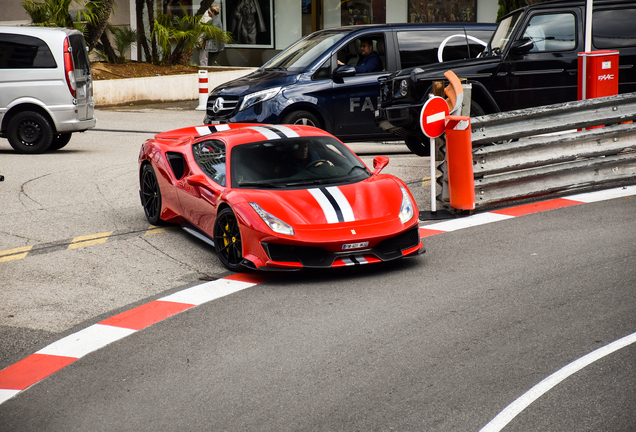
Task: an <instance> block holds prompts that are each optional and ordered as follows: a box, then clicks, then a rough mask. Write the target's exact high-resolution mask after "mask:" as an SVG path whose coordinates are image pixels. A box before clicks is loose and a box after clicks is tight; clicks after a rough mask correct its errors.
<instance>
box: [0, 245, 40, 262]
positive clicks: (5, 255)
mask: <svg viewBox="0 0 636 432" xmlns="http://www.w3.org/2000/svg"><path fill="white" fill-rule="evenodd" d="M32 248H33V246H23V247H19V248H15V249H9V250H5V251H0V262H7V261H14V260H19V259H22V258H25V257H26V256H27V254H28V253H29V251H30V250H31V249H32Z"/></svg>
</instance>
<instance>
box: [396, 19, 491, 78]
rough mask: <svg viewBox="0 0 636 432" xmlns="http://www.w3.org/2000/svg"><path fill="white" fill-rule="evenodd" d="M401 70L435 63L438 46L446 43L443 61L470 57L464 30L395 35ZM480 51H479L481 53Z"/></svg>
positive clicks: (413, 32) (404, 32)
mask: <svg viewBox="0 0 636 432" xmlns="http://www.w3.org/2000/svg"><path fill="white" fill-rule="evenodd" d="M397 38H398V45H399V47H400V48H399V49H400V62H401V64H402V69H406V68H412V67H416V66H424V65H427V64H431V63H437V62H438V60H437V52H438V50H439V46H440V44H441V43H442V42H443V41H444V40H447V39H448V40H447V41H446V44H445V45H444V51H443V53H442V54H443V55H442V58H443V59H444V61H448V60H460V59H466V58H469V57H470V53H469V51H468V45H467V44H466V37H465V34H464V29H461V28H459V29H457V30H444V31H441V30H435V31H430V30H429V31H408V32H406V31H403V32H398V33H397ZM482 50H483V49H481V50H480V51H482Z"/></svg>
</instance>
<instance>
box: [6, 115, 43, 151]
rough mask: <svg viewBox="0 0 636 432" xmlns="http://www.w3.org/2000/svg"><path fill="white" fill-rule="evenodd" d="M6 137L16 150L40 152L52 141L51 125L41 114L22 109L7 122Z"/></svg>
mask: <svg viewBox="0 0 636 432" xmlns="http://www.w3.org/2000/svg"><path fill="white" fill-rule="evenodd" d="M7 138H8V139H9V144H11V147H13V148H14V149H15V150H16V151H17V152H20V153H31V154H33V153H42V152H45V151H46V150H47V149H48V148H49V146H50V145H51V142H53V127H52V126H51V124H50V123H49V121H48V120H47V119H46V118H45V117H44V116H43V115H42V114H40V113H38V112H35V111H23V112H21V113H18V114H16V115H15V117H13V118H12V119H11V121H10V122H9V126H8V128H7Z"/></svg>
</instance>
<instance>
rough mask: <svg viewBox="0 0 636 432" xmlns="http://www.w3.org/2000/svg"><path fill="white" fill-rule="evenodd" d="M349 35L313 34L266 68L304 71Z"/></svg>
mask: <svg viewBox="0 0 636 432" xmlns="http://www.w3.org/2000/svg"><path fill="white" fill-rule="evenodd" d="M348 33H349V32H343V31H342V30H340V31H337V32H336V31H333V32H330V31H325V32H318V33H312V34H311V35H309V36H307V37H306V38H303V39H300V40H299V41H298V42H296V43H294V44H293V45H290V46H289V47H288V48H287V49H286V50H285V51H283V52H281V53H280V54H279V55H277V56H276V57H274V58H273V59H272V60H270V61H269V63H266V64H265V66H264V67H265V69H268V70H271V69H283V70H290V71H296V72H300V71H303V70H305V69H306V68H307V66H309V65H311V64H312V63H313V62H314V61H315V60H316V59H317V58H318V57H320V56H321V55H322V54H323V53H324V52H325V51H327V50H328V49H329V48H331V47H332V46H334V45H335V44H336V43H338V41H340V40H341V39H342V38H343V37H345V36H346V35H347V34H348Z"/></svg>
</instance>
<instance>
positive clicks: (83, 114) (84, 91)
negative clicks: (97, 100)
mask: <svg viewBox="0 0 636 432" xmlns="http://www.w3.org/2000/svg"><path fill="white" fill-rule="evenodd" d="M68 38H69V42H70V44H71V54H72V55H73V64H74V68H75V70H74V72H73V75H74V77H75V85H76V89H75V98H76V100H77V114H78V120H88V119H92V118H93V115H94V111H95V105H94V104H93V80H92V74H91V64H90V61H89V59H88V51H87V49H86V42H84V36H82V35H81V34H72V35H69V37H68Z"/></svg>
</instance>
